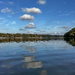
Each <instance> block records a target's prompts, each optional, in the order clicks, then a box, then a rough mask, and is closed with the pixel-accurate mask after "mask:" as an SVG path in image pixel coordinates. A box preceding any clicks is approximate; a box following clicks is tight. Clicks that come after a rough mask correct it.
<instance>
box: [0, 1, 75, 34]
mask: <svg viewBox="0 0 75 75" xmlns="http://www.w3.org/2000/svg"><path fill="white" fill-rule="evenodd" d="M73 27H75V0H0V33H28V34H29V33H32V34H34V33H36V34H55V35H56V34H60V35H61V34H64V33H65V32H67V31H69V30H70V29H72V28H73Z"/></svg>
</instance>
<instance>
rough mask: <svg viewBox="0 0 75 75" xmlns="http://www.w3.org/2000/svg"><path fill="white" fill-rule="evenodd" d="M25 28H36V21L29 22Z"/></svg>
mask: <svg viewBox="0 0 75 75" xmlns="http://www.w3.org/2000/svg"><path fill="white" fill-rule="evenodd" d="M25 28H27V29H29V28H36V27H35V24H34V23H29V24H28V25H27V26H26V27H25Z"/></svg>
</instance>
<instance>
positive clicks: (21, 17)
mask: <svg viewBox="0 0 75 75" xmlns="http://www.w3.org/2000/svg"><path fill="white" fill-rule="evenodd" d="M20 19H21V20H29V21H32V20H34V16H31V15H27V14H24V15H23V16H20Z"/></svg>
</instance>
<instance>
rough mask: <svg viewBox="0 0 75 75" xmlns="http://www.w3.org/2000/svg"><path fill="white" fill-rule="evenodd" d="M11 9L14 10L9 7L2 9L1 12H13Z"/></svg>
mask: <svg viewBox="0 0 75 75" xmlns="http://www.w3.org/2000/svg"><path fill="white" fill-rule="evenodd" d="M11 11H12V10H11V9H9V8H4V9H2V10H1V13H9V12H11Z"/></svg>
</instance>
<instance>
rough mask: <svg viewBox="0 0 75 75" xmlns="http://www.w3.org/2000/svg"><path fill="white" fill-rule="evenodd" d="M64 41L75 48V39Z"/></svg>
mask: <svg viewBox="0 0 75 75" xmlns="http://www.w3.org/2000/svg"><path fill="white" fill-rule="evenodd" d="M64 40H65V41H66V42H67V43H69V44H71V45H72V46H75V38H64Z"/></svg>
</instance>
